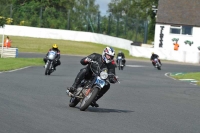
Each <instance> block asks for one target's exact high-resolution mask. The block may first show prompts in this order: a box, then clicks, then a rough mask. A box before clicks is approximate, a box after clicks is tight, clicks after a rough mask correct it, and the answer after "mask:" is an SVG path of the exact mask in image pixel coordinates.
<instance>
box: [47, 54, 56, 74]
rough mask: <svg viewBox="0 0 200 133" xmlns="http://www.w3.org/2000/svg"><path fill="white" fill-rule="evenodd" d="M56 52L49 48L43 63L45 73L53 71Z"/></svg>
mask: <svg viewBox="0 0 200 133" xmlns="http://www.w3.org/2000/svg"><path fill="white" fill-rule="evenodd" d="M56 55H57V52H55V51H53V50H51V51H49V53H48V55H47V62H46V64H45V75H50V74H51V73H52V72H53V71H54V67H53V66H54V60H55V58H56Z"/></svg>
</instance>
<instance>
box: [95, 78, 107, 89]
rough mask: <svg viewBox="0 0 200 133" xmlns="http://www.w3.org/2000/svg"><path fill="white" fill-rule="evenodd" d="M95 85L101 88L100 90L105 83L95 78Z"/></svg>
mask: <svg viewBox="0 0 200 133" xmlns="http://www.w3.org/2000/svg"><path fill="white" fill-rule="evenodd" d="M95 84H98V85H100V86H101V88H103V87H104V86H105V84H106V83H105V81H104V80H102V79H101V78H100V77H97V79H96V81H95Z"/></svg>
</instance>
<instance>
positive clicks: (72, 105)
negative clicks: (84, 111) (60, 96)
mask: <svg viewBox="0 0 200 133" xmlns="http://www.w3.org/2000/svg"><path fill="white" fill-rule="evenodd" d="M78 103H79V100H78V99H77V98H74V97H72V98H71V99H70V101H69V107H75V106H76V105H77V104H78Z"/></svg>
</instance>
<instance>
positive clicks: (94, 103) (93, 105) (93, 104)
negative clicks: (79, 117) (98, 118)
mask: <svg viewBox="0 0 200 133" xmlns="http://www.w3.org/2000/svg"><path fill="white" fill-rule="evenodd" d="M90 105H91V106H92V107H97V108H98V107H99V104H97V103H96V101H93V102H92V103H91V104H90Z"/></svg>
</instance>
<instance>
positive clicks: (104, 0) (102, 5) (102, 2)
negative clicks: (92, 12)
mask: <svg viewBox="0 0 200 133" xmlns="http://www.w3.org/2000/svg"><path fill="white" fill-rule="evenodd" d="M110 2H111V0H96V4H99V9H100V11H101V13H102V14H106V11H107V10H108V3H110Z"/></svg>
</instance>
